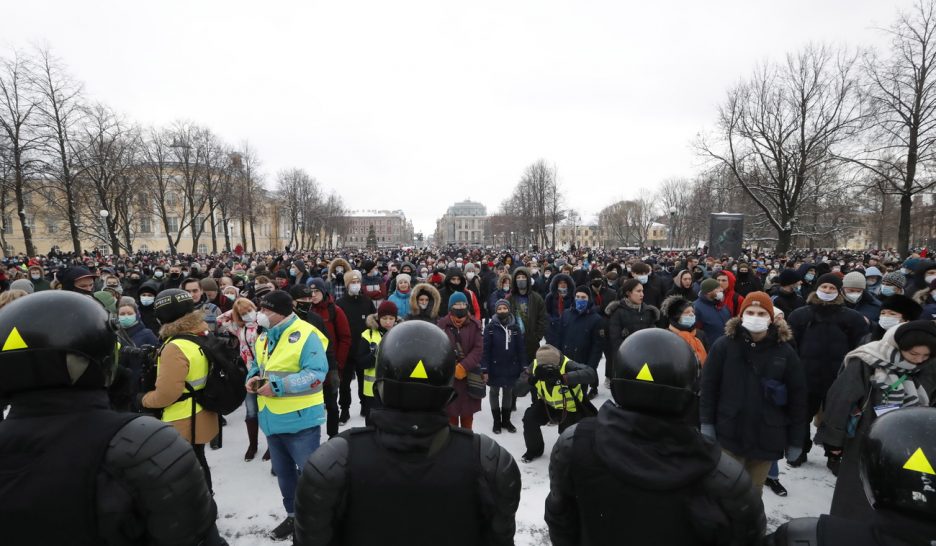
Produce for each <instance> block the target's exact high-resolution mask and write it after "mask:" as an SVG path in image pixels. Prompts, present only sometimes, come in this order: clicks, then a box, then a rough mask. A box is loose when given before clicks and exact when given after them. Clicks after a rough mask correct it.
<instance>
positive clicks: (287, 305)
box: [247, 290, 328, 540]
mask: <svg viewBox="0 0 936 546" xmlns="http://www.w3.org/2000/svg"><path fill="white" fill-rule="evenodd" d="M257 324H258V325H260V327H261V328H263V329H264V330H265V331H264V332H263V333H262V334H260V336H258V337H257V341H256V344H255V350H254V355H256V356H255V358H256V361H255V362H253V363H252V366H251V369H250V372H249V373H248V374H247V391H248V392H253V393H256V394H257V395H258V396H257V407H258V409H259V413H258V415H257V417H258V420H259V422H260V428H261V429H262V430H263V433H264V434H266V437H267V445H268V446H269V447H270V458H271V460H272V462H273V471H274V472H275V473H276V479H277V480H278V482H279V488H280V493H281V494H282V495H283V507H284V508H285V509H286V515H287V517H286V519H285V520H284V521H283V522H282V523H280V524H279V525H278V526H277V527H276V528H275V529H274V530H273V533H272V536H273V538H274V539H276V540H283V539H286V538H289V537H291V536H292V534H293V515H294V512H293V500H294V498H295V495H296V483H297V481H298V476H299V472H300V470H301V469H302V466H303V465H304V464H305V461H306V460H307V459H308V458H309V455H311V454H312V453H313V452H314V451H315V450H316V449H317V448H318V446H319V441H320V435H321V425H322V423H324V422H325V396H324V393H323V391H322V389H323V386H324V383H325V376H326V374H328V360H327V358H326V356H325V351H326V349H327V347H328V338H327V337H326V336H325V334H324V333H322V332H321V331H320V330H318V329H317V328H315V327H314V326H312V325H311V324H309V323H308V322H305V321H303V320H300V319H299V317H297V316H296V314H295V313H294V312H293V301H292V297H290V295H289V294H288V293H287V292H285V291H282V290H275V291H273V292H270V293H268V294H267V295H265V296H264V297H263V299H262V300H260V309H259V311H258V313H257Z"/></svg>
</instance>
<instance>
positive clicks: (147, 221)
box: [140, 216, 153, 233]
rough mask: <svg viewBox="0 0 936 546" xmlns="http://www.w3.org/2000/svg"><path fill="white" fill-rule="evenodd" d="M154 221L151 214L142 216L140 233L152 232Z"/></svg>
mask: <svg viewBox="0 0 936 546" xmlns="http://www.w3.org/2000/svg"><path fill="white" fill-rule="evenodd" d="M152 232H153V221H152V219H151V218H150V217H149V216H144V217H142V218H140V233H152Z"/></svg>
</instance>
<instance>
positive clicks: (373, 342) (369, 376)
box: [361, 328, 381, 398]
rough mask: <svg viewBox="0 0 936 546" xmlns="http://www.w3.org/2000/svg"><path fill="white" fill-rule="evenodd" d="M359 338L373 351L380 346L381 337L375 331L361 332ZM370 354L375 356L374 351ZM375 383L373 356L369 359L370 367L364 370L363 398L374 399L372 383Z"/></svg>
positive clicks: (375, 360) (375, 361)
mask: <svg viewBox="0 0 936 546" xmlns="http://www.w3.org/2000/svg"><path fill="white" fill-rule="evenodd" d="M361 337H362V338H364V341H366V342H367V343H368V344H370V346H371V348H372V349H373V348H374V347H376V346H377V345H380V339H381V335H380V332H379V331H377V330H371V329H370V328H368V329H367V330H364V331H363V332H361ZM371 354H374V355H376V353H374V351H373V350H372V351H371ZM375 381H377V357H376V356H374V357H372V358H371V366H370V367H369V368H364V396H369V397H371V398H373V397H374V382H375Z"/></svg>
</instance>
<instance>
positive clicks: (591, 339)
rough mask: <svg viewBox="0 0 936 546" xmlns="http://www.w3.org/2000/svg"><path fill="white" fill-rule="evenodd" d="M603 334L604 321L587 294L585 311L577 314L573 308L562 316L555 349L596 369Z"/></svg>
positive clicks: (602, 347)
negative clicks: (557, 343)
mask: <svg viewBox="0 0 936 546" xmlns="http://www.w3.org/2000/svg"><path fill="white" fill-rule="evenodd" d="M603 332H604V319H603V318H602V315H601V313H600V312H599V310H598V309H597V308H596V307H594V306H593V305H592V298H591V293H589V295H588V308H587V309H585V310H584V311H582V312H579V311H578V310H577V309H575V307H573V308H572V309H568V310H566V312H565V313H563V314H562V320H561V321H560V324H559V339H558V341H559V345H557V346H556V347H558V349H559V350H560V351H562V354H564V355H565V356H567V357H569V358H571V359H572V360H574V361H576V362H581V363H582V364H588V365H589V366H591V367H592V368H595V369H597V368H598V363H599V362H600V361H601V353H602V352H603V351H604V348H605V342H604V337H603Z"/></svg>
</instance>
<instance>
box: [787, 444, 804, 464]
mask: <svg viewBox="0 0 936 546" xmlns="http://www.w3.org/2000/svg"><path fill="white" fill-rule="evenodd" d="M802 454H803V448H801V447H795V446H790V447H788V448H787V450H786V460H787V463H788V464H793V463H792V462H793V461H795V460H797V459H799V458H800V456H801V455H802Z"/></svg>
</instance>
